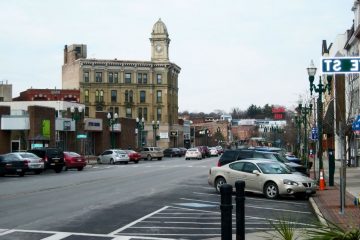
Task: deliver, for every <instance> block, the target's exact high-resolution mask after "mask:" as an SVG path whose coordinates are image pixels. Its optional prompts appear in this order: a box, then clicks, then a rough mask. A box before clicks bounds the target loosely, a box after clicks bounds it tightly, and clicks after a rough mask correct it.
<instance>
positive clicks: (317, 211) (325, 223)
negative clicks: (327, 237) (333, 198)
mask: <svg viewBox="0 0 360 240" xmlns="http://www.w3.org/2000/svg"><path fill="white" fill-rule="evenodd" d="M309 201H310V204H311V207H312V208H313V209H314V211H315V214H316V216H317V218H318V220H319V221H320V222H321V224H322V225H324V226H328V223H327V222H326V220H325V218H324V216H323V215H322V213H321V211H320V209H319V207H318V206H317V205H316V203H315V201H314V199H313V198H312V197H310V198H309Z"/></svg>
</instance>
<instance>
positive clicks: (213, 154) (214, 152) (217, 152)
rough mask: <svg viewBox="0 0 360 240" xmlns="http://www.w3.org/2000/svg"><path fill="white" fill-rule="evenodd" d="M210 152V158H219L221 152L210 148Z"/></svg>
mask: <svg viewBox="0 0 360 240" xmlns="http://www.w3.org/2000/svg"><path fill="white" fill-rule="evenodd" d="M209 151H210V156H216V157H217V156H219V151H218V149H217V148H216V147H210V148H209Z"/></svg>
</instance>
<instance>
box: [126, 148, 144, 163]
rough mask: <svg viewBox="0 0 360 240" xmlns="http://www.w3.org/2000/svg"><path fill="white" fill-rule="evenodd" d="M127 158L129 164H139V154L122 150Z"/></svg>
mask: <svg viewBox="0 0 360 240" xmlns="http://www.w3.org/2000/svg"><path fill="white" fill-rule="evenodd" d="M124 151H125V152H127V154H128V156H129V160H130V162H134V163H139V161H140V160H141V154H140V153H138V152H136V151H134V150H124Z"/></svg>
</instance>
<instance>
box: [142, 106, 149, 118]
mask: <svg viewBox="0 0 360 240" xmlns="http://www.w3.org/2000/svg"><path fill="white" fill-rule="evenodd" d="M143 118H144V120H145V121H147V119H148V118H147V108H143Z"/></svg>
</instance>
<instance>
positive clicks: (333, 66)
mask: <svg viewBox="0 0 360 240" xmlns="http://www.w3.org/2000/svg"><path fill="white" fill-rule="evenodd" d="M321 70H322V72H323V73H359V72H360V57H332V58H322V59H321Z"/></svg>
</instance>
